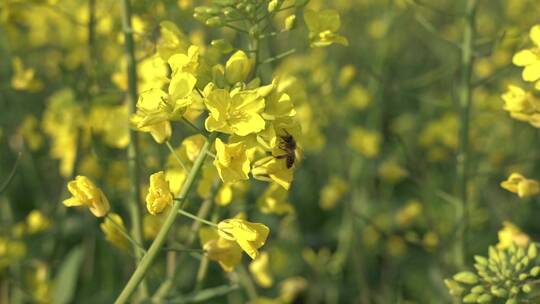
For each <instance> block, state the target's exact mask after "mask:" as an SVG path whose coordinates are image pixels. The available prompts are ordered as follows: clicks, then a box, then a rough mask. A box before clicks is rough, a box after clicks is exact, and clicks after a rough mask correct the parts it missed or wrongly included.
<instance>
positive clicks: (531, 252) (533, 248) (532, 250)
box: [527, 243, 538, 260]
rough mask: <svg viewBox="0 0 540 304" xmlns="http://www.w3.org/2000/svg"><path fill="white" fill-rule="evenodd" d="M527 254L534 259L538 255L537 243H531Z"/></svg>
mask: <svg viewBox="0 0 540 304" xmlns="http://www.w3.org/2000/svg"><path fill="white" fill-rule="evenodd" d="M527 256H528V257H529V259H531V260H532V259H534V258H536V257H537V256H538V250H537V248H536V245H535V244H532V243H531V244H530V245H529V249H528V250H527Z"/></svg>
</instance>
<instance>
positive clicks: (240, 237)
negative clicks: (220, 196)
mask: <svg viewBox="0 0 540 304" xmlns="http://www.w3.org/2000/svg"><path fill="white" fill-rule="evenodd" d="M218 233H219V235H220V236H221V237H222V238H224V239H226V240H229V241H236V242H237V243H238V245H240V247H241V248H242V249H243V250H244V251H245V252H246V253H247V254H248V255H249V256H250V257H251V258H252V259H255V258H257V256H258V255H259V251H258V249H259V248H261V247H262V246H263V245H264V243H265V242H266V238H267V237H268V234H269V233H270V229H268V227H266V226H265V225H263V224H259V223H251V222H248V221H245V220H243V219H239V218H233V219H227V220H223V221H221V222H219V223H218Z"/></svg>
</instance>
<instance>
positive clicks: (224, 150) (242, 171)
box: [214, 138, 250, 183]
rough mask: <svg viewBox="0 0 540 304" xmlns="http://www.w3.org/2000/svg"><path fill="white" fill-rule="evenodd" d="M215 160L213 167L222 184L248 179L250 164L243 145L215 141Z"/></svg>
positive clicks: (240, 143)
mask: <svg viewBox="0 0 540 304" xmlns="http://www.w3.org/2000/svg"><path fill="white" fill-rule="evenodd" d="M215 145H216V159H215V160H214V165H215V166H216V168H217V171H218V174H219V177H221V180H223V182H224V183H234V182H236V181H240V180H246V179H249V176H248V173H249V169H250V162H249V159H248V157H247V153H246V148H245V145H244V143H242V142H238V143H233V144H224V143H223V142H222V141H221V139H219V138H218V139H216V142H215Z"/></svg>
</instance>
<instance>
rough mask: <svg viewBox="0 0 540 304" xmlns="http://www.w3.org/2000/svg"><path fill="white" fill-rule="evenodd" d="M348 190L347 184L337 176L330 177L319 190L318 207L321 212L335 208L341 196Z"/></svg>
mask: <svg viewBox="0 0 540 304" xmlns="http://www.w3.org/2000/svg"><path fill="white" fill-rule="evenodd" d="M348 190H349V184H347V182H346V181H345V180H343V179H342V178H340V177H339V176H332V177H330V180H329V181H328V184H326V185H325V186H324V187H323V188H322V189H321V194H320V201H319V206H320V207H321V209H323V210H329V209H332V208H334V207H335V206H336V204H337V203H338V202H339V200H341V198H342V197H343V195H345V194H346V193H347V191H348Z"/></svg>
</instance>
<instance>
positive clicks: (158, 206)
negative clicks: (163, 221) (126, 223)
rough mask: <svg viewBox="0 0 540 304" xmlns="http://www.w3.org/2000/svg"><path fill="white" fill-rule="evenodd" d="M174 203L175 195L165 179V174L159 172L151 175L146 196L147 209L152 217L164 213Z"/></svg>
mask: <svg viewBox="0 0 540 304" xmlns="http://www.w3.org/2000/svg"><path fill="white" fill-rule="evenodd" d="M172 201H173V195H172V193H171V189H170V188H169V182H167V180H166V179H165V173H164V172H163V171H159V172H157V173H154V174H152V175H150V187H149V188H148V194H147V195H146V209H148V212H150V214H152V215H156V214H158V213H161V212H163V210H164V209H165V208H166V207H168V206H170V205H171V204H172Z"/></svg>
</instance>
